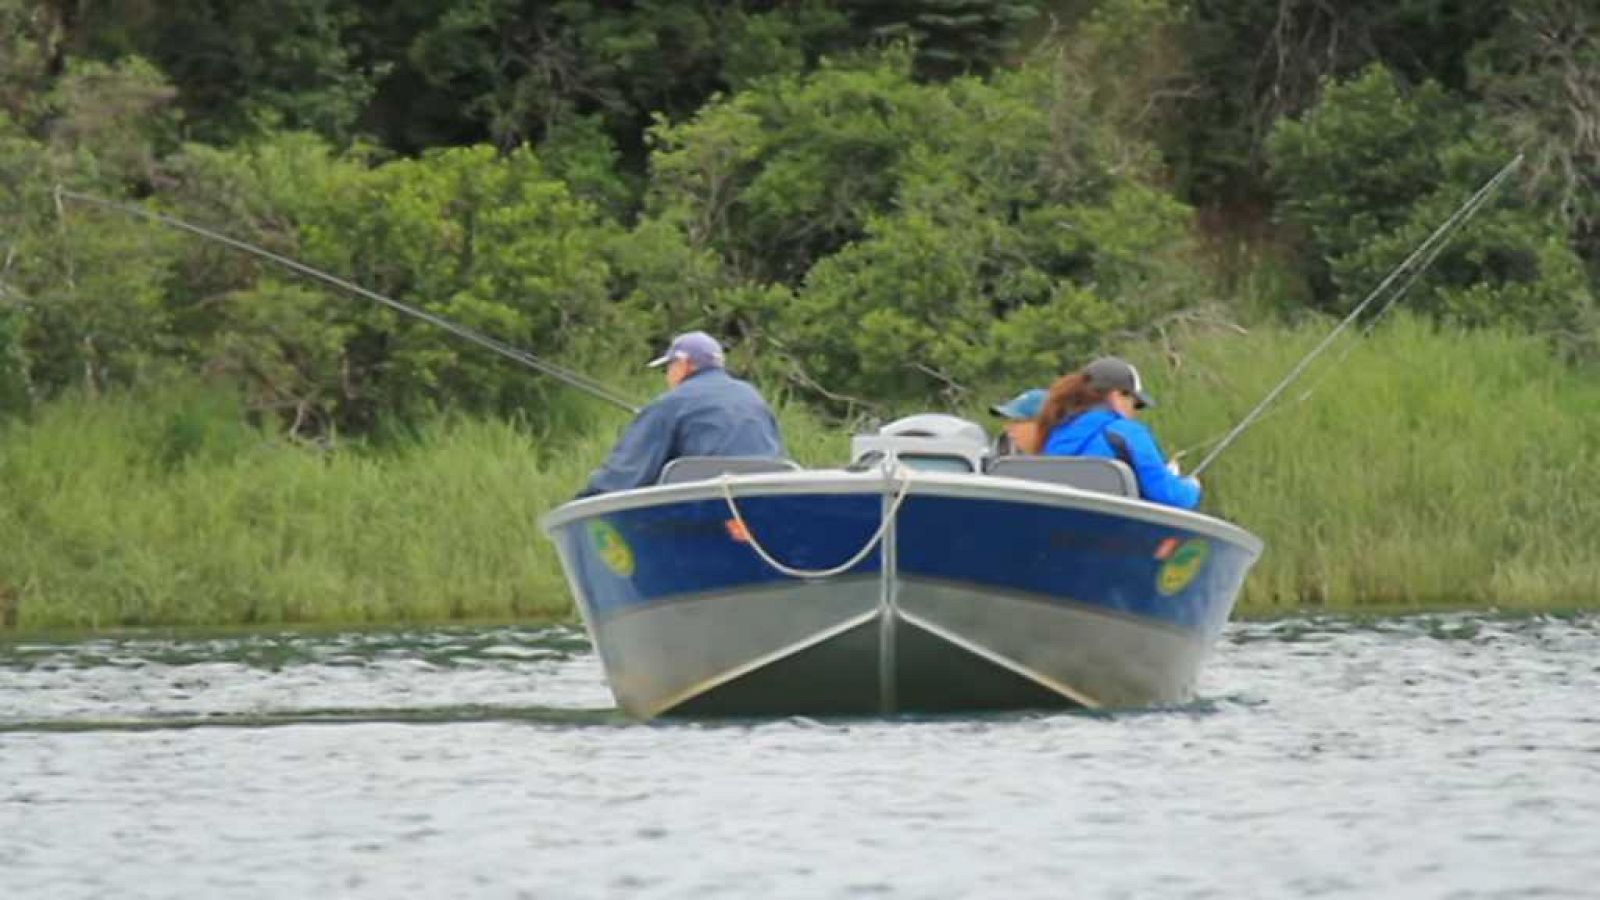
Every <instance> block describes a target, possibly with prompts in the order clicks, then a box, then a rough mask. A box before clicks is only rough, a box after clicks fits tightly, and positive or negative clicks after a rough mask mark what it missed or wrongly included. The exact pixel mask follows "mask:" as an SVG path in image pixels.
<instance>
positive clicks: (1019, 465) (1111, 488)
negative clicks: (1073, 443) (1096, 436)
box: [989, 456, 1139, 497]
mask: <svg viewBox="0 0 1600 900" xmlns="http://www.w3.org/2000/svg"><path fill="white" fill-rule="evenodd" d="M989 474H990V475H995V476H998V477H1001V478H1020V479H1022V480H1024V481H1043V482H1046V483H1048V484H1063V485H1066V486H1067V487H1075V488H1078V489H1080V490H1085V491H1098V492H1100V493H1102V494H1116V495H1117V496H1119V497H1137V496H1139V482H1138V480H1137V479H1135V478H1134V477H1133V470H1132V469H1130V468H1128V464H1127V463H1125V462H1123V461H1122V460H1120V459H1107V458H1105V457H1102V456H1000V457H996V458H995V459H994V460H993V461H991V462H990V463H989Z"/></svg>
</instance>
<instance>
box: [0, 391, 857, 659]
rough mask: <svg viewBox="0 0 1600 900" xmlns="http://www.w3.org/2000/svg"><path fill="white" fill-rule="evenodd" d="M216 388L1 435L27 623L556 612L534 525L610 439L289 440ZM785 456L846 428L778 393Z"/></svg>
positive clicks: (555, 593)
mask: <svg viewBox="0 0 1600 900" xmlns="http://www.w3.org/2000/svg"><path fill="white" fill-rule="evenodd" d="M240 404H241V401H240V398H239V397H238V396H237V395H236V394H234V393H233V392H232V391H230V390H229V389H228V388H227V387H226V386H224V385H218V384H211V385H200V384H196V383H192V382H191V383H175V384H165V385H162V387H161V389H160V390H157V391H140V392H134V393H121V392H118V393H112V394H109V395H106V396H102V397H101V398H99V399H96V400H89V399H86V398H83V397H81V396H78V395H73V396H69V397H66V398H63V399H60V400H58V401H56V402H54V403H52V404H50V405H48V406H47V407H46V408H44V409H43V410H42V411H41V412H40V414H39V415H38V416H37V417H36V418H34V419H33V420H32V421H27V422H20V421H19V422H12V423H9V424H8V425H5V426H3V428H4V430H0V479H4V481H5V484H6V491H5V493H4V496H3V497H0V594H4V595H5V596H7V597H8V598H9V600H10V603H11V608H12V609H13V610H14V611H15V613H16V616H17V620H16V622H15V626H16V627H18V628H21V629H23V630H38V629H52V628H116V627H127V626H157V625H242V624H260V623H274V624H277V623H312V622H321V623H340V624H357V623H393V622H402V621H430V622H442V621H448V620H463V619H476V620H483V619H498V620H505V619H512V618H529V617H541V618H554V617H563V616H571V615H572V609H571V606H570V604H569V603H568V600H567V591H566V585H565V583H564V581H563V579H562V576H561V569H560V565H559V564H558V562H557V561H556V558H555V551H554V547H553V545H552V544H551V543H550V542H549V541H548V540H546V539H545V537H544V535H543V534H542V533H541V532H540V529H539V525H538V522H539V518H540V516H541V515H543V514H544V513H545V512H547V511H549V509H551V508H552V507H553V506H555V505H557V504H558V503H561V502H563V501H565V500H567V499H570V498H571V496H572V495H573V493H574V492H575V491H576V490H577V489H578V488H579V487H580V486H581V485H582V483H583V479H584V477H585V476H586V475H587V473H588V469H589V467H590V466H591V465H593V462H594V460H596V459H598V458H600V456H601V455H602V454H603V453H604V451H605V449H606V446H607V445H608V444H609V443H610V442H611V441H612V440H614V439H615V436H616V429H617V426H618V423H617V422H616V421H615V420H614V418H613V419H607V420H606V421H604V422H592V423H591V424H590V425H589V426H588V427H587V428H584V429H569V430H567V431H566V432H565V433H564V434H563V435H562V436H561V437H560V438H559V439H551V438H546V437H539V436H535V435H531V434H530V433H529V432H527V431H526V430H524V429H519V428H517V427H514V426H512V425H509V424H507V423H504V422H496V421H491V420H482V419H465V418H460V417H447V418H444V419H441V420H438V421H435V422H433V423H430V424H428V425H427V426H425V427H422V428H419V429H418V430H417V431H416V432H415V433H414V434H413V436H412V439H411V440H409V441H406V442H402V443H398V444H391V445H388V446H386V447H381V448H380V447H372V446H365V445H362V444H359V443H342V444H340V445H338V446H337V447H336V448H334V449H332V450H328V449H314V448H309V447H307V446H304V445H300V444H295V443H291V442H289V441H285V440H283V439H282V438H281V437H278V436H276V435H275V434H274V433H273V432H271V431H269V430H264V429H260V428H256V427H253V426H251V425H249V424H248V423H247V422H246V420H245V419H244V418H242V417H241V416H240V415H239V407H240ZM779 415H780V418H781V420H782V423H783V427H784V432H785V436H786V437H787V438H788V443H789V447H790V450H791V452H792V453H794V454H795V455H796V456H797V457H798V458H800V459H803V460H805V461H807V462H808V463H813V464H822V463H828V462H832V461H836V460H838V459H840V458H842V457H843V455H844V453H845V447H844V445H843V444H844V442H843V438H842V436H841V435H839V434H838V432H837V431H835V430H833V429H829V428H823V427H822V426H820V425H819V424H817V423H816V422H815V421H814V420H813V419H812V418H811V417H810V416H808V415H807V414H806V413H805V411H804V410H802V409H798V408H795V407H792V406H780V407H779Z"/></svg>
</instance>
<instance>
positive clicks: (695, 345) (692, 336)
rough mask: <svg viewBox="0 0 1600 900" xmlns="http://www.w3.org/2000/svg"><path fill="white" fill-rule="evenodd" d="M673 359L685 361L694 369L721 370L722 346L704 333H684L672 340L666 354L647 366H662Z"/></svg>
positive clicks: (651, 361)
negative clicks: (692, 365)
mask: <svg viewBox="0 0 1600 900" xmlns="http://www.w3.org/2000/svg"><path fill="white" fill-rule="evenodd" d="M675 359H687V360H688V361H690V362H692V363H694V367H695V368H696V369H708V368H715V369H720V368H722V345H721V344H720V343H718V342H717V339H716V338H714V337H712V336H711V335H709V334H706V333H705V332H704V331H686V332H684V333H683V334H680V335H678V336H677V337H675V338H673V339H672V343H671V344H670V345H668V346H667V352H666V353H663V354H661V356H659V357H657V358H655V359H652V360H650V362H649V365H650V366H652V367H655V366H664V365H666V364H667V363H669V362H672V361H673V360H675Z"/></svg>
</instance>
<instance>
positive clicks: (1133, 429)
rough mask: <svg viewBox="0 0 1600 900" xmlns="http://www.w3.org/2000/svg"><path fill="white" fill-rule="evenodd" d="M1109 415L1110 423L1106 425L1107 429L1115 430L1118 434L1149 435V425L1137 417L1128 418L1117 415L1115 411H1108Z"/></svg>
mask: <svg viewBox="0 0 1600 900" xmlns="http://www.w3.org/2000/svg"><path fill="white" fill-rule="evenodd" d="M1110 415H1111V423H1110V424H1109V425H1107V426H1106V430H1107V431H1115V432H1116V433H1118V434H1126V435H1139V436H1141V437H1148V436H1149V434H1150V426H1148V425H1146V424H1144V423H1143V422H1141V421H1139V420H1138V419H1130V418H1128V417H1127V416H1119V415H1117V414H1116V413H1110Z"/></svg>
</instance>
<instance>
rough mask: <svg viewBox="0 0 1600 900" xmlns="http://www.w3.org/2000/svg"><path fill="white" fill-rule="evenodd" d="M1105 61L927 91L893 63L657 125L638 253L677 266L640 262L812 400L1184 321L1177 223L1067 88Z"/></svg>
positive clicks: (1078, 93) (1039, 362)
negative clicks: (749, 339) (662, 274)
mask: <svg viewBox="0 0 1600 900" xmlns="http://www.w3.org/2000/svg"><path fill="white" fill-rule="evenodd" d="M1108 58H1109V57H1106V58H1100V59H1089V58H1085V57H1084V56H1082V55H1079V54H1074V53H1069V52H1062V53H1042V54H1040V55H1039V57H1038V58H1036V59H1035V60H1033V61H1032V62H1031V63H1030V64H1029V65H1028V66H1026V67H1024V68H1022V69H1020V70H1018V71H1015V72H1010V73H1006V74H1004V75H1000V76H997V77H995V78H993V79H991V80H989V81H987V82H985V81H979V80H977V79H957V80H955V81H952V82H950V83H949V84H947V85H925V84H919V83H918V82H916V81H915V80H914V79H913V78H912V77H911V72H910V65H909V56H908V55H907V54H906V53H904V52H903V51H899V52H891V53H889V54H888V55H886V56H884V57H883V58H881V59H871V60H859V61H855V62H852V63H850V64H840V65H833V66H825V67H824V68H822V69H820V70H819V71H817V72H816V73H813V74H812V75H810V76H807V77H804V78H774V79H769V80H767V81H764V82H761V83H760V84H758V85H755V86H753V87H751V88H750V89H748V90H746V91H744V92H742V93H740V94H738V95H736V96H734V97H731V98H727V99H725V100H720V101H717V102H714V103H712V104H710V105H708V106H707V107H706V108H705V109H704V110H702V111H701V113H700V114H699V115H698V116H696V117H695V118H694V119H692V120H690V121H688V122H684V123H680V124H676V125H671V124H665V123H663V124H661V125H659V126H658V127H657V130H656V138H657V141H658V151H657V154H656V156H655V169H654V176H655V177H654V179H653V191H652V194H651V197H650V202H649V204H648V207H647V208H648V210H649V212H650V217H649V218H648V219H647V220H646V221H645V222H644V223H643V224H641V226H640V227H639V229H637V230H636V232H635V234H636V235H645V236H648V239H649V241H650V242H651V243H652V244H653V245H655V246H657V247H660V248H662V251H664V250H665V249H666V247H669V246H675V247H677V250H676V251H674V253H673V255H672V256H670V257H668V256H666V255H664V253H663V252H662V251H658V252H657V253H655V254H654V255H653V257H652V258H653V259H654V260H656V261H657V262H658V263H665V262H666V261H667V260H668V259H674V260H676V261H677V263H678V264H679V265H681V266H682V269H681V271H683V272H684V273H685V277H684V278H682V279H679V281H680V283H684V284H688V285H691V286H696V287H698V288H699V289H698V290H697V291H696V295H697V296H696V298H695V301H694V304H693V309H694V310H695V311H697V312H699V313H700V315H701V316H702V321H704V320H706V319H709V320H710V321H712V322H715V323H717V325H718V327H719V328H721V330H723V331H724V332H728V333H737V334H745V335H752V334H756V333H758V332H759V334H760V336H761V338H762V339H763V340H764V341H766V342H767V343H768V344H769V346H770V347H771V348H772V349H774V350H775V351H776V352H775V353H772V354H769V355H768V356H767V357H766V358H765V364H766V366H767V371H769V372H772V373H774V374H781V375H783V376H785V377H788V378H790V379H791V381H793V382H795V383H797V384H799V385H801V386H802V387H805V388H807V389H809V390H811V391H812V392H813V394H814V395H816V394H833V395H835V396H834V397H833V399H840V398H841V397H844V398H856V399H854V400H852V401H851V402H853V403H856V404H859V405H867V406H875V405H879V404H880V403H883V402H888V403H899V402H905V401H908V400H912V399H914V398H918V397H925V396H927V395H929V394H930V393H934V392H943V393H945V394H947V395H950V396H959V395H960V394H961V393H962V392H963V391H964V390H965V388H964V385H966V384H969V383H971V382H973V381H974V380H985V379H992V378H997V377H1018V378H1024V377H1025V378H1034V379H1037V378H1044V377H1047V376H1048V374H1049V373H1051V372H1054V371H1059V370H1060V369H1062V368H1064V367H1067V366H1068V365H1069V363H1070V361H1071V360H1073V359H1076V358H1080V357H1081V356H1082V355H1084V354H1087V353H1089V352H1090V351H1092V350H1093V348H1094V347H1095V346H1096V344H1097V343H1098V342H1099V341H1100V340H1101V339H1102V338H1103V337H1104V336H1105V335H1106V333H1107V332H1109V331H1112V330H1115V329H1122V328H1137V327H1141V326H1143V325H1145V324H1147V323H1148V322H1150V321H1151V320H1152V319H1154V318H1155V317H1157V316H1159V315H1161V314H1162V313H1165V312H1169V311H1171V310H1172V309H1174V308H1176V307H1177V306H1179V305H1182V304H1183V303H1185V302H1188V301H1189V298H1188V297H1186V296H1185V294H1184V292H1183V291H1181V290H1179V289H1178V284H1179V283H1180V279H1179V278H1178V277H1175V276H1177V275H1178V273H1179V270H1180V269H1182V268H1183V267H1184V266H1185V264H1186V262H1187V256H1188V254H1189V252H1190V250H1191V249H1192V248H1191V245H1190V243H1189V239H1188V224H1187V223H1188V218H1189V212H1188V210H1187V208H1186V207H1184V206H1183V205H1182V204H1181V203H1178V202H1176V201H1175V200H1173V199H1172V198H1171V197H1169V196H1167V195H1166V194H1164V193H1162V192H1161V191H1159V190H1157V189H1155V188H1154V187H1153V186H1152V185H1150V184H1149V183H1147V182H1146V181H1145V180H1144V177H1143V173H1144V169H1143V168H1142V166H1141V163H1142V162H1146V161H1148V159H1149V157H1148V155H1147V154H1145V153H1141V152H1139V150H1138V144H1137V142H1136V141H1134V140H1132V139H1130V138H1129V137H1127V136H1126V135H1123V134H1119V133H1117V132H1116V131H1115V130H1113V129H1111V128H1108V127H1101V128H1096V127H1094V124H1093V122H1094V120H1093V118H1092V112H1093V109H1094V107H1095V104H1096V103H1097V101H1098V99H1099V95H1097V94H1096V92H1093V91H1084V90H1080V89H1079V88H1080V85H1081V83H1082V81H1083V80H1084V79H1086V78H1090V77H1096V78H1098V77H1100V76H1101V74H1102V73H1099V72H1097V71H1096V70H1095V65H1096V64H1097V63H1102V62H1104V60H1105V59H1108ZM664 229H670V230H664ZM672 231H676V232H677V234H678V235H679V237H678V239H677V240H676V242H673V241H671V240H670V239H669V237H668V235H670V234H671V232H672ZM708 253H709V254H712V255H711V256H708V255H707V254H708ZM658 271H659V270H658ZM1181 280H1187V278H1186V277H1185V278H1183V279H1181ZM752 281H753V282H755V283H756V284H758V285H763V286H764V287H762V288H761V289H759V290H750V289H746V290H743V291H741V290H738V289H736V288H735V287H733V286H734V285H738V284H740V283H744V284H749V283H750V282H752ZM671 318H672V319H673V320H674V321H680V320H683V319H687V318H690V317H689V316H685V315H683V314H681V313H679V314H677V315H674V316H672V317H671ZM758 323H759V324H758ZM844 323H848V324H844ZM821 386H826V388H827V390H826V391H822V390H820V387H821ZM873 398H876V399H875V400H874V399H873Z"/></svg>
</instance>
